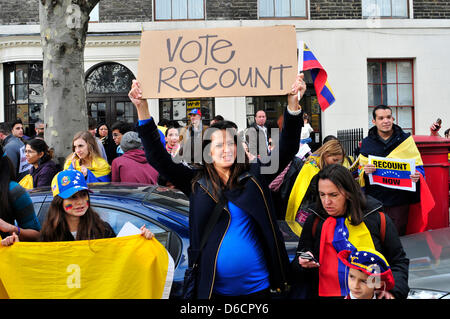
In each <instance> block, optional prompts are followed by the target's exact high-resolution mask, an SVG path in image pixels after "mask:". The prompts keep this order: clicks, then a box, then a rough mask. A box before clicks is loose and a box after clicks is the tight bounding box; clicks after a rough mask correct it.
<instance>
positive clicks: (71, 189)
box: [52, 169, 89, 199]
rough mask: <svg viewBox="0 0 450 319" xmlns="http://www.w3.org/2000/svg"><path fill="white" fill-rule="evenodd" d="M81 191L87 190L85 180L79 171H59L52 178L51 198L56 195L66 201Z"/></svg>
mask: <svg viewBox="0 0 450 319" xmlns="http://www.w3.org/2000/svg"><path fill="white" fill-rule="evenodd" d="M82 190H89V188H88V186H87V184H86V180H85V179H84V176H83V174H82V173H81V172H80V171H77V170H74V169H67V170H65V171H61V172H59V173H58V174H56V175H55V177H53V180H52V192H53V197H55V196H56V195H58V196H59V197H61V198H64V199H67V198H69V197H71V196H72V195H73V194H75V193H76V192H79V191H82Z"/></svg>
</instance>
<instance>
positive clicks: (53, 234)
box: [41, 190, 106, 241]
mask: <svg viewBox="0 0 450 319" xmlns="http://www.w3.org/2000/svg"><path fill="white" fill-rule="evenodd" d="M80 192H85V193H86V194H87V196H89V192H88V191H85V190H83V191H80ZM63 202H64V199H62V198H61V197H59V196H55V197H54V198H53V200H52V202H51V203H50V207H49V209H48V213H47V216H46V219H45V221H44V223H43V225H42V229H41V241H67V240H68V239H69V238H70V236H68V234H70V229H69V224H68V223H67V220H66V214H67V213H66V212H65V211H64V208H63ZM105 233H106V227H105V223H104V222H103V220H102V219H101V218H100V216H99V215H98V214H97V213H96V212H95V211H94V210H93V209H92V208H91V207H90V206H89V208H88V209H87V211H86V213H85V214H84V215H83V216H81V217H80V222H79V224H78V229H77V236H76V238H75V240H88V239H101V238H104V237H105Z"/></svg>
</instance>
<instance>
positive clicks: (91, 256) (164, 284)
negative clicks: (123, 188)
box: [0, 235, 174, 299]
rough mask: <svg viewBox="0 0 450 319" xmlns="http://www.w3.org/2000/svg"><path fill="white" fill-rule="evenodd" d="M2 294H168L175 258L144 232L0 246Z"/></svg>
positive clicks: (115, 296)
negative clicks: (93, 238)
mask: <svg viewBox="0 0 450 319" xmlns="http://www.w3.org/2000/svg"><path fill="white" fill-rule="evenodd" d="M0 258H1V260H2V262H1V263H0V298H2V299H3V298H10V299H167V298H168V297H169V294H170V290H171V287H172V282H173V272H174V263H173V260H172V257H171V256H170V255H169V253H168V252H167V250H166V249H165V248H164V246H163V245H162V244H161V243H160V242H158V241H157V240H156V239H155V238H153V239H151V240H148V239H145V238H144V237H142V236H141V235H132V236H126V237H117V238H105V239H96V240H79V241H70V242H42V243H41V242H37V243H36V242H18V243H15V244H14V245H12V246H9V247H4V246H0Z"/></svg>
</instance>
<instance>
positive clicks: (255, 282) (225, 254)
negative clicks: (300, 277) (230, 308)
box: [214, 202, 270, 296]
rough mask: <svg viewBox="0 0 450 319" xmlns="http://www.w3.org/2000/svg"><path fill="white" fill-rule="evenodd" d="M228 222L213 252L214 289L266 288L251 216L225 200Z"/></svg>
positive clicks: (265, 272)
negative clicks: (214, 254)
mask: <svg viewBox="0 0 450 319" xmlns="http://www.w3.org/2000/svg"><path fill="white" fill-rule="evenodd" d="M228 209H229V211H230V213H231V222H230V226H229V228H228V231H227V233H226V234H225V237H224V239H223V241H222V244H221V246H220V249H219V254H218V256H217V265H216V279H215V283H214V293H217V294H219V295H228V296H240V295H248V294H251V293H254V292H257V291H260V290H263V289H266V288H269V286H270V284H269V271H268V269H267V266H266V261H265V257H264V252H263V250H262V247H261V243H260V241H259V240H258V236H257V234H256V229H255V224H254V221H253V220H252V218H251V217H250V216H249V215H248V214H247V212H245V211H243V210H242V209H241V208H239V207H237V206H236V205H234V204H233V203H232V202H228Z"/></svg>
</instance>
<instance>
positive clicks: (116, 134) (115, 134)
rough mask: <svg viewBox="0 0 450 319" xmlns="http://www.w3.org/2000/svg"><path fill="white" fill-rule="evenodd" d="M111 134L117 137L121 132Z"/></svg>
mask: <svg viewBox="0 0 450 319" xmlns="http://www.w3.org/2000/svg"><path fill="white" fill-rule="evenodd" d="M112 136H113V137H119V136H122V134H120V133H113V135H112Z"/></svg>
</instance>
